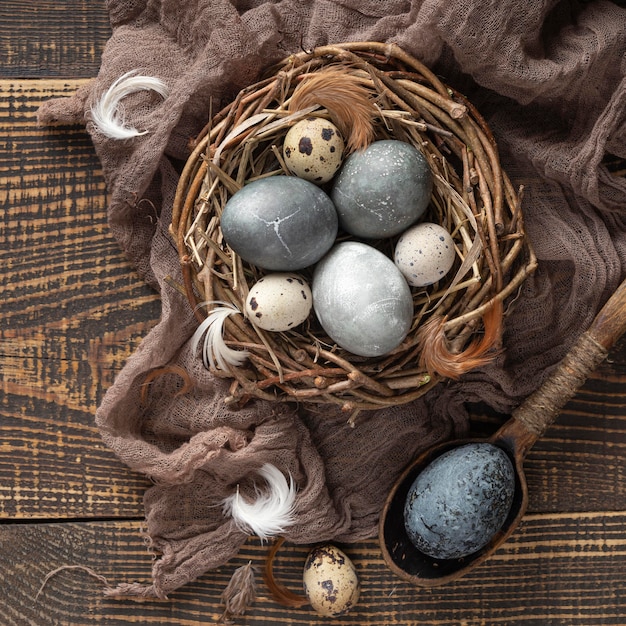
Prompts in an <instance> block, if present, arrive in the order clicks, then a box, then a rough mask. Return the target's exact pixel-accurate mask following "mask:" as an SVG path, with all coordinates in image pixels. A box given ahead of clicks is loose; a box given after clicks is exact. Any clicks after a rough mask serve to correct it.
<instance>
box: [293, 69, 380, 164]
mask: <svg viewBox="0 0 626 626" xmlns="http://www.w3.org/2000/svg"><path fill="white" fill-rule="evenodd" d="M312 105H319V106H321V107H323V108H325V109H326V110H327V111H328V115H329V116H330V118H331V120H332V122H333V123H334V124H335V126H337V128H338V129H339V132H340V133H341V134H342V135H343V138H344V140H345V142H346V146H347V149H348V152H353V151H355V150H362V149H363V148H366V147H367V146H368V145H369V144H370V143H372V141H373V140H374V119H375V118H376V116H377V115H378V108H377V107H376V105H375V103H374V99H373V97H372V95H371V93H370V92H369V91H368V90H367V89H366V88H365V87H364V86H363V83H362V81H361V80H360V79H359V78H358V77H357V76H355V75H354V74H352V73H351V72H349V71H348V70H346V69H345V68H343V67H340V66H329V67H327V68H325V69H323V70H320V71H319V72H315V73H313V74H307V75H305V76H304V77H303V78H302V82H301V83H300V84H299V85H298V86H297V87H296V88H295V89H294V92H293V95H292V96H291V99H290V100H289V111H290V112H292V113H293V112H296V111H300V110H302V109H306V108H307V107H310V106H312Z"/></svg>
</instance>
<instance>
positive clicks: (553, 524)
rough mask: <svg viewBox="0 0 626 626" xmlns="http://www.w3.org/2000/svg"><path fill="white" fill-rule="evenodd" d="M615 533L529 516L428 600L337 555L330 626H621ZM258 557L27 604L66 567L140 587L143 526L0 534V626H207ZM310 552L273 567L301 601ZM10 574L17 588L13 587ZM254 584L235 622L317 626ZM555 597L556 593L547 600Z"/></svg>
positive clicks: (622, 549) (370, 566) (622, 581)
mask: <svg viewBox="0 0 626 626" xmlns="http://www.w3.org/2000/svg"><path fill="white" fill-rule="evenodd" d="M625 524H626V515H625V514H624V513H605V512H596V513H579V514H573V515H565V514H564V515H559V516H549V515H530V516H528V517H527V518H526V519H525V521H524V523H523V524H522V527H521V528H520V531H519V532H518V533H517V534H516V535H515V536H514V537H513V538H512V539H511V540H510V541H509V542H508V543H507V544H506V545H505V546H504V547H503V548H501V549H500V550H498V552H497V553H496V555H495V556H494V557H493V558H492V559H491V560H490V561H489V562H488V563H486V564H484V565H483V566H481V567H480V568H478V569H477V570H475V571H474V572H472V573H471V574H469V575H468V576H467V577H466V578H464V579H462V580H461V581H459V582H456V583H454V584H451V585H448V586H445V587H442V588H436V589H432V590H425V589H420V588H414V587H410V586H409V585H408V584H407V583H405V582H403V581H399V580H397V579H395V578H394V577H393V575H392V574H391V573H390V572H389V571H388V570H387V569H386V567H385V565H384V563H383V561H382V559H381V557H380V552H379V550H378V546H377V545H376V544H375V543H373V542H361V543H357V544H354V545H351V546H347V547H344V549H345V551H346V552H347V553H348V555H349V556H350V558H351V559H352V561H353V562H354V564H355V567H356V569H357V572H358V575H359V580H360V583H361V600H360V603H359V605H358V606H357V607H356V608H355V609H354V610H353V612H351V613H350V614H348V615H347V616H344V617H342V618H341V619H340V620H337V622H336V623H341V624H345V625H346V626H348V625H350V626H361V625H364V624H402V625H405V626H406V625H413V624H414V625H416V626H417V625H418V624H420V625H421V624H428V625H429V626H431V625H432V626H434V625H442V626H443V625H450V624H465V625H467V626H469V625H479V624H519V623H523V624H536V625H537V626H539V625H542V626H544V625H545V624H553V625H563V626H574V625H581V626H583V625H584V626H590V625H594V626H599V625H601V624H620V623H621V624H623V621H620V620H622V619H623V615H622V614H620V612H621V610H622V609H621V608H620V604H619V602H620V598H623V596H624V594H625V593H626V571H625V570H624V567H623V565H624V555H625V554H626V537H625V536H624V526H625ZM266 550H267V547H263V546H261V545H260V544H259V542H258V541H254V540H251V541H250V542H249V543H248V544H246V545H245V546H244V547H243V549H242V551H241V553H240V554H239V555H238V556H237V558H235V559H233V560H232V561H231V562H230V563H229V564H228V565H225V566H223V567H220V568H218V569H217V570H215V571H213V572H211V573H209V574H206V575H205V576H203V577H202V578H201V579H200V580H198V581H196V582H194V583H191V584H189V585H187V586H186V587H185V588H183V589H181V590H179V591H177V592H175V593H173V594H172V595H171V597H170V598H169V599H168V600H167V601H161V600H153V601H143V602H141V603H137V602H136V601H134V600H130V599H111V598H105V597H104V596H103V594H102V592H103V589H104V585H103V583H102V582H101V581H99V580H97V579H95V578H94V577H92V576H90V575H89V574H87V573H86V572H84V571H82V570H77V569H70V570H65V571H61V572H59V573H57V574H56V575H55V576H53V577H52V578H50V580H49V581H48V582H47V584H46V585H45V587H44V588H43V590H41V592H40V593H39V596H38V597H37V594H38V592H39V590H40V588H41V585H42V583H43V581H44V578H45V576H46V574H48V573H49V572H51V571H53V570H55V569H57V568H58V567H60V566H64V565H82V566H84V567H88V568H91V569H92V570H93V572H94V573H97V574H99V575H101V576H104V577H105V578H106V580H107V582H108V583H109V584H110V585H115V584H117V583H119V582H134V581H140V582H145V581H147V580H148V579H149V575H150V566H151V558H150V555H149V554H148V552H147V550H146V548H145V546H144V544H143V541H142V539H141V525H140V524H139V523H129V522H107V523H101V522H92V523H80V524H78V523H65V524H37V525H34V524H25V525H9V526H2V527H0V586H1V588H2V589H5V590H6V598H7V600H8V602H7V603H6V604H5V605H4V606H0V622H1V623H2V624H3V625H7V626H8V625H10V624H20V625H21V624H33V625H36V626H46V625H48V624H72V625H74V624H76V625H78V624H93V623H98V624H126V623H132V624H145V623H150V624H200V623H214V622H215V621H216V620H217V619H218V617H219V616H220V614H221V611H220V599H219V597H220V594H221V592H222V590H223V589H224V587H225V585H226V584H227V582H228V580H229V578H230V576H231V575H232V572H233V571H234V569H235V568H236V567H239V566H241V565H243V564H245V563H247V562H248V561H249V560H251V561H252V562H253V564H255V565H261V564H262V561H263V558H264V557H265V554H266ZM308 550H309V547H308V546H293V545H287V546H284V547H283V548H282V549H281V551H280V552H279V555H278V560H277V562H276V568H275V570H276V574H277V577H278V578H279V579H280V580H281V581H283V582H286V583H287V584H288V585H289V586H290V588H291V589H292V590H293V591H295V592H297V593H301V589H300V587H299V586H298V584H299V583H298V581H299V580H300V576H301V571H302V568H303V565H304V560H305V558H306V554H307V552H308ZM16 575H18V576H19V580H20V584H19V585H15V584H12V581H13V580H15V578H14V577H15V576H16ZM257 584H258V598H257V601H256V603H255V605H254V606H253V607H251V608H250V610H249V611H248V614H247V615H246V617H245V618H243V619H240V620H239V621H238V623H240V624H249V625H257V624H258V625H260V624H293V625H301V626H304V625H310V624H319V623H326V622H325V620H323V619H322V618H320V617H318V616H317V615H316V614H315V613H314V612H313V611H312V610H311V609H310V608H309V607H305V608H302V609H286V608H283V607H281V606H280V605H278V604H276V603H275V602H274V601H273V600H272V599H271V598H270V597H269V595H268V591H267V588H266V587H265V586H264V584H263V582H262V579H261V577H260V576H257ZM556 588H558V589H559V590H560V593H559V594H555V593H554V590H555V589H556ZM35 598H37V600H36V601H35ZM622 608H623V607H622Z"/></svg>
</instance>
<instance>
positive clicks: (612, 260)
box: [40, 0, 626, 597]
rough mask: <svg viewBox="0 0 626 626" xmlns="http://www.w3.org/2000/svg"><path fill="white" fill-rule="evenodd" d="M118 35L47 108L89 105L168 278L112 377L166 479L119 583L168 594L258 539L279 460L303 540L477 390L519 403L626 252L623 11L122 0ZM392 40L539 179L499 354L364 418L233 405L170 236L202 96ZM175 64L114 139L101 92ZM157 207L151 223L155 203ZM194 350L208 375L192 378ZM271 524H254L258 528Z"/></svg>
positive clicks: (322, 535) (341, 513)
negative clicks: (253, 518)
mask: <svg viewBox="0 0 626 626" xmlns="http://www.w3.org/2000/svg"><path fill="white" fill-rule="evenodd" d="M107 5H108V9H109V13H110V19H111V24H112V27H113V33H112V36H111V38H110V41H109V42H108V44H107V46H106V49H105V52H104V55H103V57H102V67H101V70H100V72H99V74H98V76H97V78H95V79H94V80H93V81H92V82H91V83H90V84H88V85H87V86H86V87H85V88H83V89H82V90H80V91H79V92H78V93H77V94H76V95H75V97H73V98H70V99H59V100H53V101H50V102H47V103H45V104H44V105H43V106H42V108H41V110H40V121H41V122H42V123H54V122H55V121H62V122H64V123H67V122H68V121H73V122H79V123H84V124H85V125H86V127H87V130H88V131H89V132H90V134H91V136H92V139H93V143H94V145H95V147H96V150H97V153H98V155H99V158H100V159H101V161H102V166H103V171H104V175H105V177H106V183H107V186H108V191H109V192H110V205H109V208H108V215H109V220H110V228H111V230H112V232H113V234H114V235H115V237H116V238H117V239H118V240H119V242H120V244H121V246H122V247H123V249H124V250H125V251H126V253H127V254H128V257H129V258H130V259H131V260H132V262H133V263H134V264H135V265H136V267H137V269H138V272H139V273H140V275H141V276H142V277H143V278H145V280H146V281H147V282H148V283H149V284H151V285H153V286H154V287H155V288H157V289H159V291H160V294H161V298H162V317H161V319H160V321H159V322H158V324H157V325H156V326H155V327H154V328H153V329H152V330H151V331H150V333H149V334H148V335H147V336H146V337H145V338H144V340H143V342H142V344H141V346H140V347H139V349H138V350H137V351H136V353H135V354H133V355H132V356H131V358H129V360H128V362H127V363H126V365H125V367H124V368H123V370H122V371H121V372H120V374H119V375H118V377H117V379H116V381H115V383H114V384H113V385H112V387H111V388H110V389H109V390H108V392H107V393H106V396H105V398H104V400H103V402H102V405H101V406H100V407H99V409H98V411H97V414H96V420H97V425H98V427H99V429H100V431H101V433H102V437H103V439H104V441H105V442H106V443H107V444H108V445H109V446H110V447H111V448H112V449H113V450H114V451H115V453H116V454H117V455H118V456H119V457H120V459H122V460H123V461H124V462H125V463H127V464H128V466H129V467H130V468H132V469H133V470H135V471H138V472H142V473H143V474H145V475H146V476H148V477H149V478H150V479H151V480H152V481H153V482H154V486H152V487H150V488H149V489H148V491H147V493H146V494H145V513H146V519H147V533H148V535H149V540H150V543H151V545H152V547H153V548H154V550H155V551H156V552H157V554H158V558H157V559H156V560H155V561H154V565H153V578H152V581H149V582H147V583H146V584H145V585H144V584H140V583H134V584H132V582H131V581H129V583H128V584H127V585H121V586H120V588H119V591H120V592H125V593H131V594H137V595H144V596H158V597H165V596H166V595H167V594H168V593H170V592H172V591H173V590H175V589H177V588H179V587H180V586H181V585H183V584H185V583H187V582H188V581H191V580H193V579H195V578H197V577H199V576H201V575H202V574H203V573H205V572H207V571H208V570H210V569H212V568H215V567H217V566H220V565H222V564H224V563H226V562H227V561H228V560H229V559H230V558H231V557H233V556H234V555H235V554H236V553H237V551H238V550H239V548H240V547H241V545H242V544H243V543H244V542H245V541H246V539H247V537H246V535H245V533H242V532H241V531H239V530H238V529H237V528H236V527H235V525H234V523H233V522H232V519H230V518H228V517H225V516H224V515H223V513H222V507H221V504H220V503H221V501H222V500H223V499H224V498H225V497H227V496H228V495H231V494H232V493H233V492H234V490H235V489H236V488H237V485H239V486H240V488H241V490H242V491H243V492H244V493H245V492H246V490H247V492H248V493H254V492H253V488H254V483H255V482H256V483H257V484H258V483H259V481H262V479H259V477H258V475H257V474H256V472H257V470H258V469H259V468H260V467H261V466H262V465H263V464H264V463H272V464H274V465H275V466H276V467H278V468H279V469H280V470H281V471H282V472H283V473H284V474H285V475H287V474H288V473H290V474H291V475H292V476H293V478H294V480H295V482H296V484H297V489H298V492H297V500H296V522H295V524H294V525H293V526H291V527H289V528H288V529H287V530H286V531H285V533H284V537H285V538H286V540H287V541H291V542H296V543H300V544H303V543H313V542H318V541H322V540H335V541H337V542H352V541H356V540H360V539H363V538H367V537H373V536H375V534H376V530H377V522H378V519H379V515H380V511H381V509H382V507H383V503H384V500H385V497H386V495H387V493H388V492H389V490H390V488H391V486H392V484H393V482H394V480H395V479H396V478H397V477H398V475H399V474H400V472H401V471H402V469H403V468H404V467H405V466H406V464H408V463H409V462H410V461H411V460H412V459H413V458H414V457H415V456H416V455H417V454H418V453H419V452H420V451H421V450H423V449H424V448H426V447H428V446H430V445H432V444H434V443H437V442H440V441H442V440H444V439H447V438H451V437H460V436H463V435H464V434H465V433H466V432H467V429H468V424H469V420H470V418H469V409H470V408H471V406H472V404H473V403H476V402H484V403H487V404H488V405H489V406H491V407H493V408H494V409H495V410H497V411H502V412H508V411H510V410H511V409H512V408H513V407H514V406H516V405H517V404H519V403H520V402H521V401H522V400H523V399H524V398H525V397H526V396H527V395H528V394H529V393H531V392H532V391H533V390H534V389H535V388H537V387H538V386H539V384H540V383H541V382H542V380H543V379H544V378H545V377H546V375H547V374H548V373H549V371H550V369H551V368H552V366H554V364H556V363H557V362H558V361H559V360H560V359H561V358H562V357H563V356H564V355H565V354H566V352H567V351H568V349H569V348H570V347H571V345H572V343H573V342H574V340H575V339H576V338H577V336H578V335H580V333H581V332H582V331H583V330H584V329H585V328H586V327H587V326H588V325H589V324H590V323H591V320H592V319H593V317H594V315H595V313H596V312H597V310H598V309H599V308H600V306H601V305H602V304H603V303H604V301H606V299H607V298H608V297H609V296H610V294H611V293H612V292H613V291H614V289H615V288H616V287H617V285H618V284H619V283H620V281H621V278H622V276H624V275H625V271H624V270H625V269H626V211H625V207H626V180H624V178H620V177H617V176H615V175H612V174H611V173H610V172H609V171H608V170H607V168H606V167H605V165H603V159H604V157H605V155H606V154H612V155H616V156H618V157H625V158H626V114H625V110H626V108H625V105H626V56H625V50H626V10H625V9H623V8H620V7H619V6H618V5H616V4H614V3H612V2H608V1H606V0H597V1H592V2H576V1H575V0H562V1H560V2H557V1H556V0H547V1H546V0H528V2H519V1H518V0H484V1H482V2H481V1H472V0H385V1H374V0H335V1H323V0H310V1H307V2H303V1H302V0H282V1H280V2H267V1H266V2H262V1H259V0H245V1H244V0H242V1H239V2H226V0H109V2H108V3H107ZM357 40H362V41H364V40H375V41H383V42H395V43H397V44H399V45H400V46H401V47H402V48H404V49H405V50H406V51H407V52H409V53H410V54H412V55H413V56H415V57H417V58H420V59H421V60H423V61H424V62H425V63H426V64H427V65H429V66H430V67H432V68H434V69H435V71H436V72H437V73H438V74H439V75H440V76H441V77H442V78H443V79H444V81H445V82H447V83H449V84H451V85H452V86H454V87H456V88H457V89H458V90H459V91H462V92H464V93H465V94H466V95H467V96H468V97H469V98H470V100H471V101H472V102H473V103H474V104H475V105H476V106H477V107H478V109H479V111H481V113H482V114H483V115H484V116H485V118H486V119H487V122H488V123H489V125H490V126H491V128H492V130H493V132H494V134H495V137H496V139H497V141H498V145H499V149H500V153H501V158H502V162H503V166H504V168H505V170H506V171H507V173H508V174H509V176H510V177H511V179H512V180H513V182H514V184H515V185H516V186H517V185H524V186H525V192H524V201H523V209H524V211H525V216H526V228H527V231H528V234H529V237H530V240H531V241H532V244H533V246H534V248H535V251H536V253H537V256H538V259H539V268H538V270H537V272H536V273H535V275H534V276H533V277H532V278H531V279H529V280H528V281H527V282H526V283H525V284H524V286H523V289H522V292H521V293H520V295H519V296H518V297H517V298H516V299H515V302H514V304H510V305H509V307H508V308H509V315H508V317H507V319H506V330H505V336H504V351H503V353H502V355H501V356H500V357H499V358H498V360H497V361H496V362H495V363H493V364H491V365H490V366H488V367H484V368H482V369H480V370H475V371H473V372H471V373H470V374H468V375H466V376H464V378H463V379H462V380H460V381H458V382H454V383H452V382H449V383H442V384H440V385H438V386H437V387H436V388H435V389H434V390H432V391H431V392H429V393H428V394H427V395H426V396H424V397H423V398H421V399H420V400H419V401H416V402H415V403H413V404H411V405H407V406H400V407H397V408H394V409H385V410H380V411H376V412H374V411H372V412H368V413H362V414H360V415H359V416H358V420H357V425H356V427H355V428H351V427H350V426H349V425H348V424H347V423H346V415H344V414H342V413H340V412H339V411H338V409H335V408H331V407H328V406H314V407H311V406H309V407H308V408H303V407H296V406H294V405H289V404H288V405H285V404H278V403H277V404H275V405H273V404H268V403H265V402H261V401H256V402H251V403H249V404H248V405H246V406H245V407H244V408H242V409H241V410H238V411H233V410H229V409H227V408H226V407H225V406H224V404H223V397H224V394H225V393H226V389H227V382H225V381H223V380H221V379H215V378H214V377H212V376H211V375H210V374H209V372H207V370H206V369H205V368H204V367H203V365H202V360H201V357H200V356H199V354H195V353H193V352H192V350H191V348H190V345H189V344H190V341H189V339H190V337H191V335H192V334H193V331H194V330H195V328H196V326H197V322H196V321H195V319H194V316H193V314H192V310H191V307H190V305H189V304H188V302H187V301H186V299H185V298H184V297H183V296H181V294H180V292H179V291H177V290H176V289H175V288H174V287H172V282H171V281H170V280H168V277H171V278H172V279H173V280H174V281H179V282H180V281H181V274H180V269H179V259H178V255H177V252H176V250H175V247H174V245H173V242H172V240H171V238H170V236H169V234H168V226H169V223H170V216H171V206H172V200H173V194H174V192H175V188H176V184H177V178H178V175H177V172H178V171H180V166H181V163H183V162H184V161H185V160H186V158H187V156H188V154H189V142H190V139H192V138H193V137H194V136H195V135H196V134H197V133H198V132H199V130H200V129H201V128H202V127H203V126H204V125H205V123H206V122H207V120H208V116H209V110H210V106H211V101H212V103H213V104H212V106H213V111H217V110H218V107H221V106H222V105H225V104H227V103H228V102H229V101H230V99H232V98H233V97H234V96H235V95H236V93H237V92H238V91H239V90H240V89H241V88H243V87H245V86H247V85H249V84H251V83H254V82H255V81H256V80H257V78H258V77H259V76H260V73H261V72H262V71H263V70H264V69H265V68H267V67H268V66H270V65H271V64H272V63H274V62H276V61H278V60H280V59H282V58H284V57H286V56H288V54H289V53H291V52H295V51H299V50H300V49H301V48H304V49H310V48H313V47H316V46H318V45H322V44H326V43H336V42H344V41H357ZM133 69H136V70H139V71H140V73H141V74H144V75H149V76H154V77H157V78H160V79H161V80H163V81H164V82H165V84H166V85H167V86H168V89H169V95H168V97H167V98H166V99H165V100H164V101H163V100H162V99H161V98H159V97H155V96H154V94H151V93H149V92H141V93H136V94H132V95H130V96H128V97H127V98H126V99H125V100H124V102H123V104H124V112H125V120H126V123H127V124H128V125H133V126H134V127H136V128H139V129H142V130H143V129H145V130H147V131H148V132H147V133H146V134H145V135H142V136H140V137H136V138H134V139H131V140H122V141H120V140H112V139H107V138H105V137H104V136H103V135H102V134H101V133H100V132H99V131H98V129H97V128H96V127H95V126H94V124H93V123H92V121H91V113H90V108H91V106H92V105H93V104H94V103H95V102H96V101H97V100H98V99H99V98H100V97H101V96H102V94H103V93H104V92H105V91H106V89H107V88H108V87H109V86H110V85H111V83H112V82H113V81H114V80H116V79H117V78H119V77H120V76H122V75H123V74H125V73H126V72H128V71H130V70H133ZM155 209H156V211H157V213H158V216H159V218H158V220H155V219H154V212H155ZM166 365H177V366H181V367H183V368H184V369H185V370H187V372H189V374H190V375H191V377H192V379H193V382H194V384H195V386H194V388H193V390H192V391H190V392H187V393H183V394H180V393H178V392H179V391H180V390H181V386H182V380H181V378H180V377H179V376H176V375H175V374H167V375H163V376H161V377H158V378H156V379H155V380H154V381H153V382H152V383H151V385H150V387H149V391H148V394H147V398H146V402H145V403H142V401H141V393H142V384H143V383H144V381H145V379H146V375H147V374H148V373H150V372H151V371H153V370H154V369H155V368H159V367H162V366H166ZM255 540H256V541H258V539H255Z"/></svg>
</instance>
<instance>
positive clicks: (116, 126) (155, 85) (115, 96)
mask: <svg viewBox="0 0 626 626" xmlns="http://www.w3.org/2000/svg"><path fill="white" fill-rule="evenodd" d="M137 71H138V70H130V72H126V74H123V75H122V76H120V77H119V78H118V79H116V80H115V81H114V82H113V83H112V84H111V86H110V87H109V88H108V89H107V90H106V91H105V92H104V94H102V96H101V97H100V99H99V100H98V101H97V102H96V104H94V105H93V106H92V107H91V116H92V120H93V123H94V124H95V125H96V127H97V128H98V130H99V131H100V132H101V133H102V134H103V135H104V136H105V137H108V138H109V139H131V138H133V137H139V136H140V135H145V134H146V133H147V132H148V131H147V130H144V131H140V130H138V129H136V128H135V127H133V126H126V125H125V124H124V110H123V108H122V106H121V101H122V100H123V99H124V98H125V97H126V96H128V95H130V94H132V93H136V92H137V91H155V92H156V93H158V94H159V95H160V96H161V97H162V98H166V97H167V94H168V92H169V90H168V88H167V85H166V84H165V83H164V82H163V81H162V80H161V79H159V78H155V77H154V76H143V75H136V73H137Z"/></svg>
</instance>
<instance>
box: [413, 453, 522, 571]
mask: <svg viewBox="0 0 626 626" xmlns="http://www.w3.org/2000/svg"><path fill="white" fill-rule="evenodd" d="M514 491H515V473H514V470H513V464H512V463H511V461H510V459H509V457H508V456H507V454H506V453H505V452H504V451H503V450H502V449H500V448H498V447H497V446H494V445H493V444H490V443H470V444H466V445H464V446H460V447H458V448H454V449H452V450H450V451H448V452H446V453H444V454H442V455H441V456H440V457H437V458H436V459H435V460H434V461H433V462H432V463H430V464H429V465H428V466H427V467H426V468H425V469H424V470H423V471H422V472H420V474H419V475H418V476H417V478H416V479H415V481H414V483H413V484H412V485H411V488H410V489H409V492H408V495H407V499H406V502H405V507H404V526H405V528H406V531H407V534H408V536H409V539H410V540H411V542H412V543H413V544H414V545H415V547H416V548H417V549H418V550H420V552H423V553H424V554H427V555H428V556H432V557H434V558H437V559H457V558H461V557H464V556H467V555H469V554H473V553H474V552H477V551H478V550H480V549H481V548H482V547H484V546H485V545H487V544H488V543H489V541H490V540H491V538H492V537H493V536H494V535H495V533H496V532H498V530H499V529H500V528H501V527H502V524H504V521H505V520H506V517H507V515H508V513H509V510H510V508H511V504H512V502H513V493H514Z"/></svg>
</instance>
